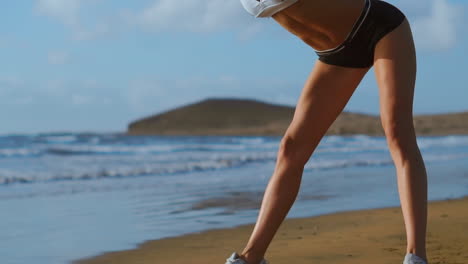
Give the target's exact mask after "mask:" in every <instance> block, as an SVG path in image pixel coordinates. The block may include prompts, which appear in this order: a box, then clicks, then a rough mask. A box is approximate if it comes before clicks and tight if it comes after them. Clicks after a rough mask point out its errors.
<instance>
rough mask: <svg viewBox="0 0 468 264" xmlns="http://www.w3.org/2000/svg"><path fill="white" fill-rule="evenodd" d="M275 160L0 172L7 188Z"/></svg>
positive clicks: (264, 157) (234, 159) (265, 156)
mask: <svg viewBox="0 0 468 264" xmlns="http://www.w3.org/2000/svg"><path fill="white" fill-rule="evenodd" d="M274 160H275V157H274V155H271V154H268V153H267V154H258V155H241V156H237V157H231V158H217V159H212V160H206V161H191V162H177V161H175V162H172V163H164V164H154V163H150V164H139V165H137V166H138V167H130V166H120V167H118V166H113V168H103V169H99V170H94V171H82V170H83V169H85V168H82V169H79V168H78V169H77V170H78V171H77V172H75V173H71V172H55V173H54V174H51V173H40V172H37V171H34V172H29V173H28V172H21V173H20V172H16V171H7V170H0V184H3V185H8V184H13V183H34V182H51V181H72V180H91V179H101V178H126V177H138V176H149V175H153V176H156V175H167V174H179V173H190V172H196V171H209V170H219V169H227V168H233V167H239V166H242V165H244V164H247V163H254V162H267V161H274Z"/></svg>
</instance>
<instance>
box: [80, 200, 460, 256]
mask: <svg viewBox="0 0 468 264" xmlns="http://www.w3.org/2000/svg"><path fill="white" fill-rule="evenodd" d="M253 227H254V225H253V224H250V225H242V226H239V227H236V228H229V229H215V230H209V231H204V232H200V233H194V234H189V235H184V236H180V237H173V238H166V239H162V240H154V241H147V242H144V243H142V244H141V245H140V246H139V247H138V248H137V249H133V250H126V251H119V252H110V253H106V254H103V255H100V256H97V257H94V258H90V259H85V260H80V261H77V262H75V263H77V264H78V263H79V264H98V263H102V264H104V263H105V264H109V263H111V264H123V263H125V264H224V263H225V259H226V258H228V257H229V255H230V254H231V253H232V252H233V251H237V252H240V251H241V250H242V249H243V247H244V245H245V244H246V242H247V239H248V237H249V235H250V233H251V231H252V230H253ZM405 247H406V238H405V233H404V225H403V217H402V214H401V210H400V208H399V207H395V208H383V209H372V210H362V211H350V212H342V213H335V214H329V215H323V216H318V217H309V218H294V219H286V220H285V221H284V222H283V224H282V225H281V227H280V229H279V230H278V232H277V233H276V235H275V237H274V239H273V242H272V243H271V245H270V247H269V249H268V251H267V254H266V258H267V259H268V260H269V261H270V263H271V264H322V263H327V264H337V263H340V264H348V263H349V264H351V263H355V264H400V263H402V260H403V256H404V254H405ZM427 250H428V259H429V263H430V264H468V197H465V198H463V199H459V200H444V201H436V202H431V203H430V204H429V219H428V235H427Z"/></svg>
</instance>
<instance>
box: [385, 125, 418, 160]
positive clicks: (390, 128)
mask: <svg viewBox="0 0 468 264" xmlns="http://www.w3.org/2000/svg"><path fill="white" fill-rule="evenodd" d="M383 128H384V131H385V137H386V139H387V144H388V147H389V149H390V151H391V152H393V153H399V154H402V155H403V154H405V153H411V152H412V151H415V150H416V149H417V143H416V134H415V131H414V126H413V123H412V121H410V122H408V121H406V122H405V121H403V120H396V119H392V120H388V121H386V122H384V123H383Z"/></svg>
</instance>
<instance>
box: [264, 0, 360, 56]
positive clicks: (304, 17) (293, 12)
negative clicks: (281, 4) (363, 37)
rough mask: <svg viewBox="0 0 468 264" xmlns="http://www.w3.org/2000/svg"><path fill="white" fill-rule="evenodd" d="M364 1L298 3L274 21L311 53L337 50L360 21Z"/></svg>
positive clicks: (277, 16)
mask: <svg viewBox="0 0 468 264" xmlns="http://www.w3.org/2000/svg"><path fill="white" fill-rule="evenodd" d="M364 4H365V0H299V1H298V2H296V3H295V4H293V5H291V6H290V7H288V8H286V9H284V10H282V11H280V12H278V13H276V14H274V15H273V16H272V18H273V19H275V20H276V22H278V23H279V24H280V25H281V26H283V27H284V28H285V29H286V30H288V31H289V32H291V33H292V34H294V35H296V36H298V37H299V38H300V39H302V40H303V41H304V42H305V43H306V44H308V45H309V46H311V47H312V48H313V49H315V50H318V51H321V50H328V49H332V48H335V47H337V46H339V45H340V44H341V43H343V42H344V41H345V39H346V37H347V36H348V34H349V33H350V32H351V30H352V27H353V25H354V23H355V22H356V20H357V19H358V18H359V16H360V14H361V12H362V10H363V8H364Z"/></svg>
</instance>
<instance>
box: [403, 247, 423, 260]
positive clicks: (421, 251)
mask: <svg viewBox="0 0 468 264" xmlns="http://www.w3.org/2000/svg"><path fill="white" fill-rule="evenodd" d="M406 253H407V254H408V253H411V254H413V255H416V256H418V257H420V258H422V259H424V261H426V262H427V256H426V250H417V249H414V248H408V249H406Z"/></svg>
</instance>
